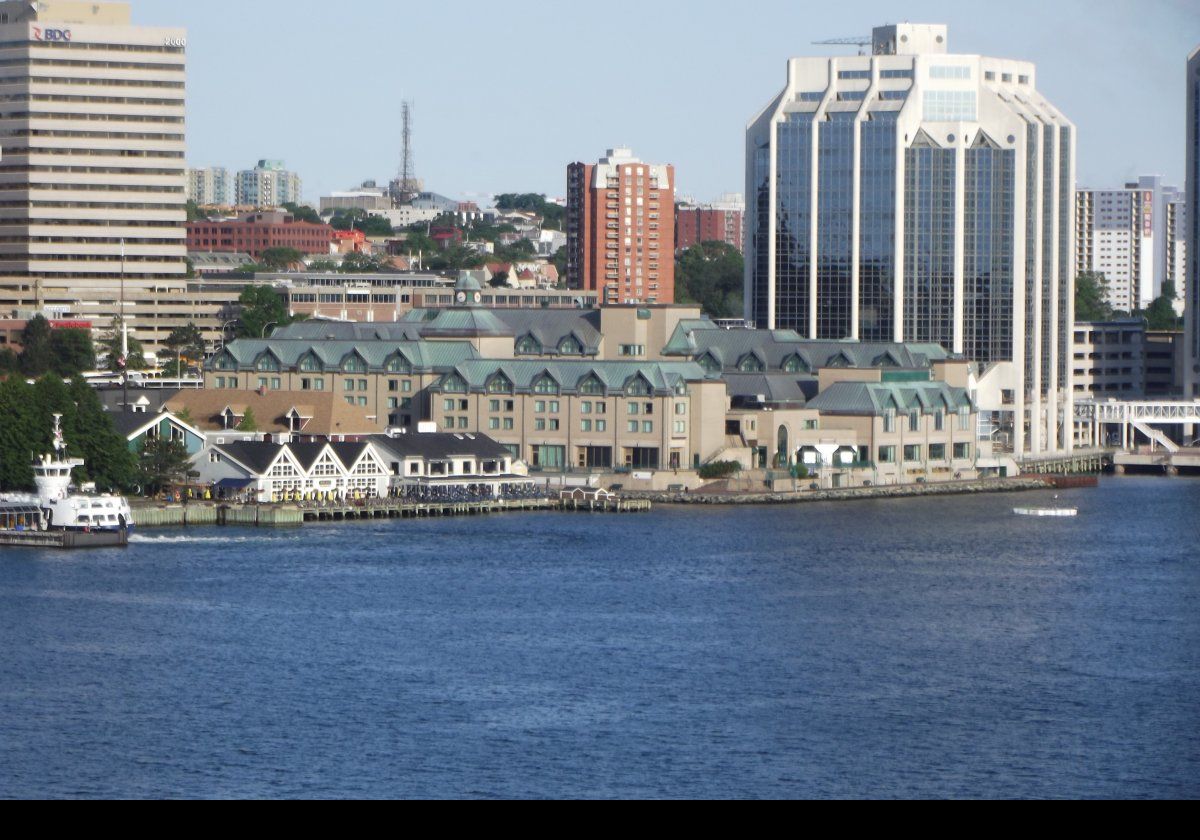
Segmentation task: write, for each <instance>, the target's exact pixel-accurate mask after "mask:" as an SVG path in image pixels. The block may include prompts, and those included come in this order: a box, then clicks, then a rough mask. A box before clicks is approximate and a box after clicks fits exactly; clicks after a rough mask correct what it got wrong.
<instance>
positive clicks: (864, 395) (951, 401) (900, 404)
mask: <svg viewBox="0 0 1200 840" xmlns="http://www.w3.org/2000/svg"><path fill="white" fill-rule="evenodd" d="M808 407H809V408H815V409H818V410H819V411H821V412H822V413H829V414H870V415H876V416H879V415H882V414H884V413H885V412H886V411H887V410H888V409H889V408H891V409H894V410H895V411H897V412H901V413H903V412H908V411H913V410H919V411H921V412H922V413H929V412H932V411H934V410H936V409H937V408H939V407H944V408H945V409H946V410H947V411H957V410H958V409H959V408H963V407H968V408H969V407H971V397H970V395H969V394H968V393H967V390H966V389H965V388H956V387H954V386H953V385H947V384H946V383H945V382H835V383H834V384H832V385H830V386H829V387H828V388H826V389H825V390H824V391H822V392H821V393H819V394H817V395H816V396H815V397H813V398H812V399H810V400H809V401H808Z"/></svg>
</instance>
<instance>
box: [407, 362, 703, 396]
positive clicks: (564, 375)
mask: <svg viewBox="0 0 1200 840" xmlns="http://www.w3.org/2000/svg"><path fill="white" fill-rule="evenodd" d="M455 376H457V378H458V379H460V380H461V382H462V383H463V384H465V386H466V388H467V390H468V391H487V390H489V389H488V384H489V383H492V382H493V380H494V379H495V378H496V377H501V376H502V377H504V378H505V379H507V381H508V382H509V383H511V384H512V388H513V391H515V392H517V393H525V392H532V391H533V390H534V383H535V382H536V381H538V380H539V379H541V378H542V377H543V376H548V377H549V378H550V379H552V380H554V382H555V383H556V384H557V386H558V389H557V390H558V393H560V394H574V393H580V391H579V387H580V385H581V383H583V382H584V381H585V380H588V379H589V378H592V377H594V378H595V379H596V380H598V381H599V383H600V385H601V386H602V387H603V391H604V392H605V393H618V392H622V391H624V390H625V388H626V386H627V385H629V384H630V382H631V381H633V380H634V379H635V378H637V377H640V378H641V379H643V380H644V381H645V382H646V383H647V384H648V385H649V387H650V389H651V390H652V391H653V392H654V393H657V394H663V393H670V392H673V391H674V390H675V389H676V387H678V386H679V385H681V384H683V383H686V382H691V381H700V380H703V379H704V378H705V374H704V370H703V369H702V368H701V367H700V366H699V365H697V364H695V363H694V362H621V361H613V362H598V361H572V362H566V361H549V360H545V359H530V360H512V361H510V360H507V359H475V360H471V361H465V362H463V363H461V364H459V365H456V366H455V368H454V370H453V371H452V372H449V373H447V374H446V375H444V376H443V377H442V378H441V379H439V380H438V381H437V382H435V383H434V384H433V385H432V386H430V388H429V390H430V391H434V392H447V393H452V392H455V390H454V385H455V383H454V382H452V378H453V377H455ZM460 387H461V386H460Z"/></svg>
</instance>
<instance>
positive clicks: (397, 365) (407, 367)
mask: <svg viewBox="0 0 1200 840" xmlns="http://www.w3.org/2000/svg"><path fill="white" fill-rule="evenodd" d="M384 368H385V369H386V370H387V371H388V373H412V365H411V364H410V363H409V361H408V359H406V358H405V357H404V356H403V355H402V354H400V353H393V354H392V355H391V356H389V357H388V360H387V362H386V363H385V364H384Z"/></svg>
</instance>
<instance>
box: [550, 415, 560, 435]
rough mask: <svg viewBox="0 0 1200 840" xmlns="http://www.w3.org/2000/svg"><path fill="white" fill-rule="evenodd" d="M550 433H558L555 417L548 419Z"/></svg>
mask: <svg viewBox="0 0 1200 840" xmlns="http://www.w3.org/2000/svg"><path fill="white" fill-rule="evenodd" d="M550 431H552V432H557V431H558V418H557V417H551V418H550Z"/></svg>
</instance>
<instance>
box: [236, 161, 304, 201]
mask: <svg viewBox="0 0 1200 840" xmlns="http://www.w3.org/2000/svg"><path fill="white" fill-rule="evenodd" d="M235 199H236V201H237V203H238V204H241V205H244V206H247V207H280V206H282V205H283V204H284V203H286V202H291V203H293V204H299V203H300V176H299V175H297V174H296V173H295V172H288V171H287V170H286V169H284V168H283V161H281V160H260V161H259V162H258V165H257V166H255V167H254V168H253V169H243V170H242V171H240V172H238V174H237V189H236V195H235Z"/></svg>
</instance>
